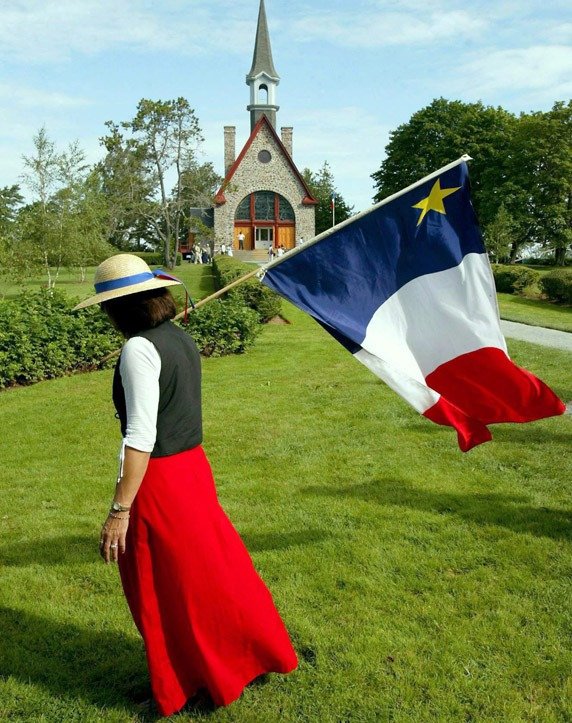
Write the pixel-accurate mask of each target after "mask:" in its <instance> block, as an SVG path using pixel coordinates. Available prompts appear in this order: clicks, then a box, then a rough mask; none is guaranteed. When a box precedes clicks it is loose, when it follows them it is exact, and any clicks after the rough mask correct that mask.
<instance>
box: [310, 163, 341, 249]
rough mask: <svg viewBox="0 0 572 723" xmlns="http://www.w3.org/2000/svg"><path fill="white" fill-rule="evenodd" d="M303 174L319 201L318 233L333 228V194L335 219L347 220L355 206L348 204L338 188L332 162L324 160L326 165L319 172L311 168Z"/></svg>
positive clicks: (317, 207) (339, 221)
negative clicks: (331, 166)
mask: <svg viewBox="0 0 572 723" xmlns="http://www.w3.org/2000/svg"><path fill="white" fill-rule="evenodd" d="M302 176H303V178H304V180H305V181H306V183H307V184H308V188H309V189H310V191H311V193H312V195H313V196H314V198H315V199H316V200H317V201H318V205H317V206H316V235H318V234H320V233H322V232H323V231H326V230H327V229H329V228H331V226H332V221H333V218H332V216H333V214H332V196H333V195H334V194H335V196H336V199H335V214H336V216H335V220H336V224H338V223H341V222H342V221H345V220H346V219H347V218H349V217H350V216H351V215H352V211H353V206H348V204H347V203H346V201H345V200H344V198H343V196H342V195H341V194H340V193H339V192H338V191H337V190H336V186H335V183H334V175H333V173H332V171H331V169H330V164H329V163H328V162H327V161H324V165H323V166H322V167H321V168H320V170H319V171H318V172H317V173H313V172H312V171H311V170H310V169H309V168H305V169H304V170H303V171H302Z"/></svg>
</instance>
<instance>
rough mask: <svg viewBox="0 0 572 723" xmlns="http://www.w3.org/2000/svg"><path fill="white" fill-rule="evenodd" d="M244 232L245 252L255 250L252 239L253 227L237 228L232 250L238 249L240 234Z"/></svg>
mask: <svg viewBox="0 0 572 723" xmlns="http://www.w3.org/2000/svg"><path fill="white" fill-rule="evenodd" d="M241 231H242V233H243V234H244V250H245V251H250V250H252V249H253V248H254V243H253V239H252V226H235V227H234V238H233V240H232V248H233V249H238V234H239V233H240V232H241Z"/></svg>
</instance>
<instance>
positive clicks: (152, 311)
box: [101, 287, 177, 339]
mask: <svg viewBox="0 0 572 723" xmlns="http://www.w3.org/2000/svg"><path fill="white" fill-rule="evenodd" d="M101 308H102V309H103V311H105V313H106V314H107V315H108V316H109V318H110V319H111V322H112V324H113V325H114V326H115V328H116V329H118V330H119V331H120V332H121V333H122V334H123V336H124V337H125V338H126V339H129V337H131V336H134V335H135V334H138V333H139V332H140V331H146V330H147V329H153V328H154V327H156V326H159V324H162V323H163V322H164V321H167V320H168V319H172V318H173V317H174V316H175V315H176V314H177V307H176V306H175V301H174V299H173V297H172V296H171V292H170V291H169V289H167V288H165V287H163V288H161V289H150V290H149V291H140V292H139V293H138V294H128V295H127V296H120V297H119V298H117V299H110V300H109V301H103V302H102V303H101Z"/></svg>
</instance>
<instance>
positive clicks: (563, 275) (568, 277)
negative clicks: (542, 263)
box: [540, 269, 572, 304]
mask: <svg viewBox="0 0 572 723" xmlns="http://www.w3.org/2000/svg"><path fill="white" fill-rule="evenodd" d="M540 288H541V289H542V291H543V292H544V293H545V294H546V296H547V297H548V298H549V299H550V301H556V302H557V303H559V304H572V269H555V270H554V271H549V272H548V273H547V274H544V276H543V277H542V278H541V279H540Z"/></svg>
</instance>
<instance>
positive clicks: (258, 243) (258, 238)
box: [254, 226, 274, 249]
mask: <svg viewBox="0 0 572 723" xmlns="http://www.w3.org/2000/svg"><path fill="white" fill-rule="evenodd" d="M271 246H274V226H256V227H255V229H254V248H255V249H269V248H270V247H271Z"/></svg>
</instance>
